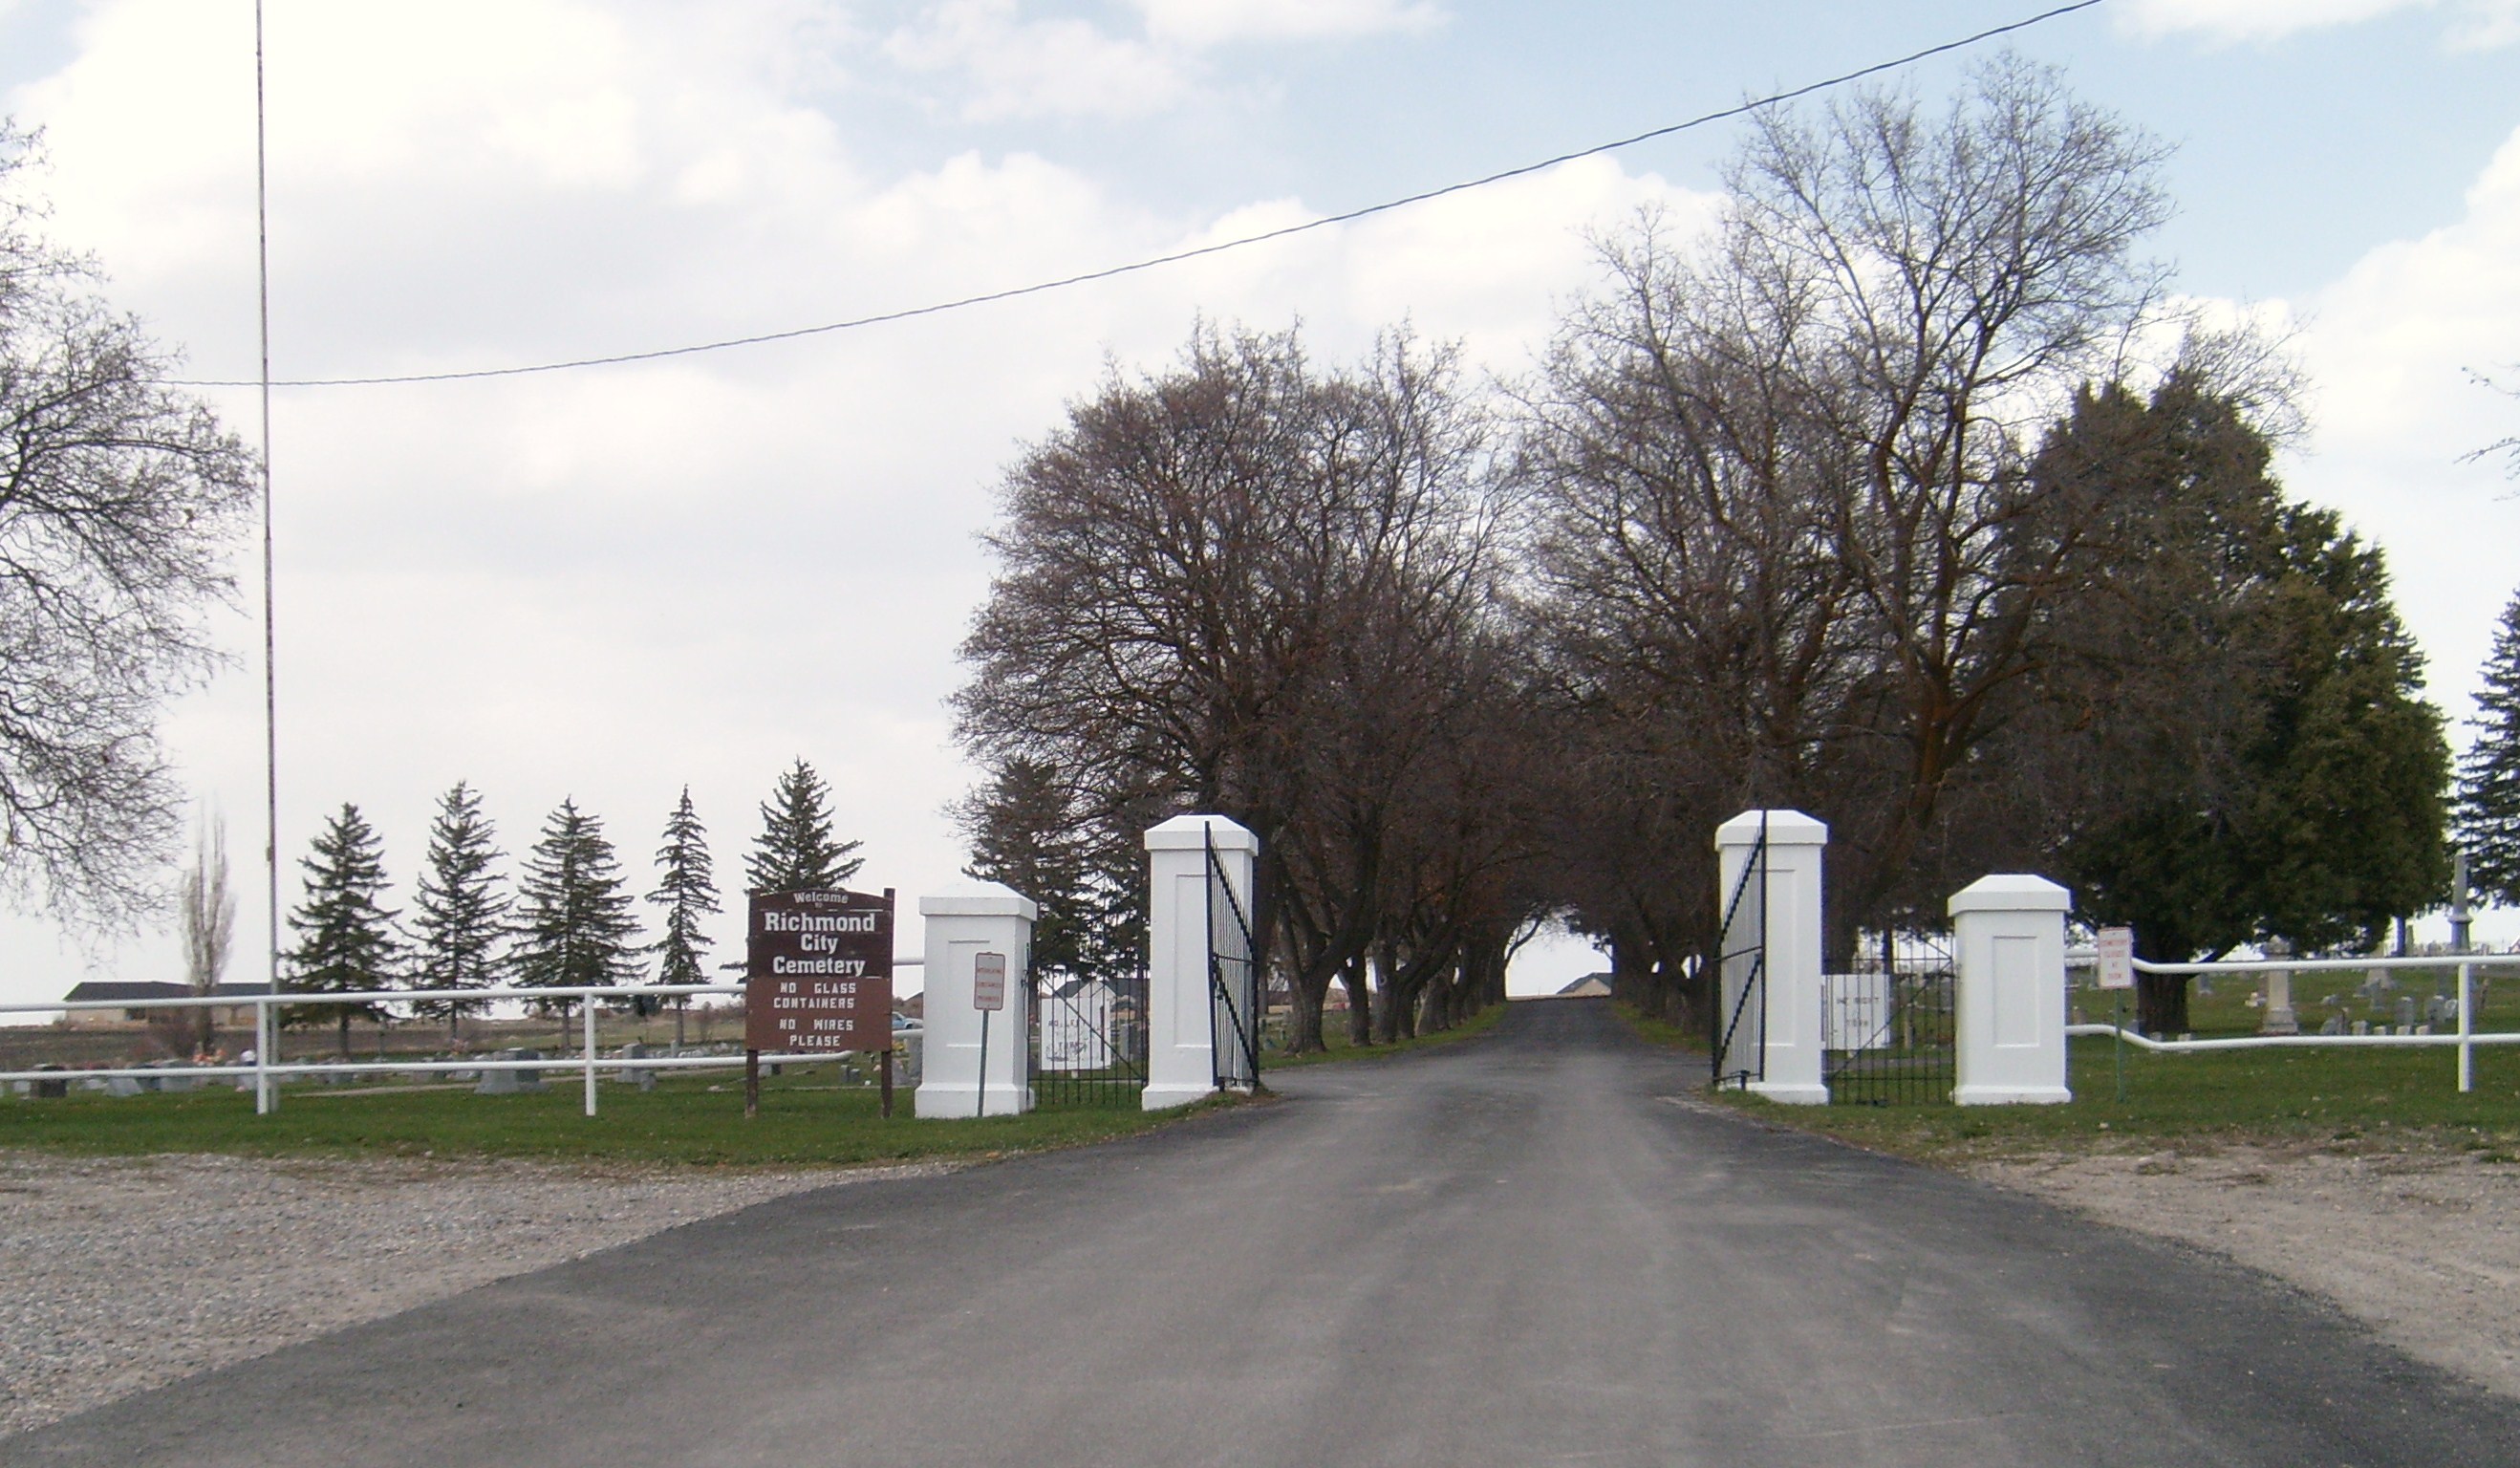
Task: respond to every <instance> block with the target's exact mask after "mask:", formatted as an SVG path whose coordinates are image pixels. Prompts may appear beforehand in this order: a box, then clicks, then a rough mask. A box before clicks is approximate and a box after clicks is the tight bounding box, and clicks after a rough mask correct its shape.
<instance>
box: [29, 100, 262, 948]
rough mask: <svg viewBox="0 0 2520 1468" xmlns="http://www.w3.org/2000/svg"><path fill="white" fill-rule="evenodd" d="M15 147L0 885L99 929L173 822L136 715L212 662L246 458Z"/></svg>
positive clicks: (157, 856)
mask: <svg viewBox="0 0 2520 1468" xmlns="http://www.w3.org/2000/svg"><path fill="white" fill-rule="evenodd" d="M33 147H34V140H33V139H32V138H31V137H29V136H28V135H27V134H25V133H22V132H20V131H17V130H16V129H15V128H14V127H11V126H9V125H8V124H6V123H0V889H5V890H6V891H7V892H8V893H9V894H10V895H13V896H16V897H20V898H31V899H33V900H35V901H36V902H37V903H39V905H42V906H44V907H47V908H49V909H50V910H52V911H54V912H55V913H58V914H61V915H65V916H71V915H76V916H83V917H85V918H88V919H91V920H96V921H102V922H105V923H108V924H117V923H123V922H128V921H129V920H131V919H132V918H133V917H135V916H136V915H137V914H138V913H140V912H141V911H143V910H145V909H146V908H148V907H150V906H152V905H153V904H154V903H155V902H156V901H157V900H158V897H159V895H160V889H158V886H157V882H156V876H157V873H158V871H159V869H160V867H161V864H162V863H163V861H164V859H165V857H166V855H167V852H168V849H169V847H170V846H172V844H173V842H174V840H175V837H176V833H177V831H178V830H179V829H180V825H181V814H180V811H181V807H182V796H181V793H180V791H179V790H178V789H177V787H176V784H175V782H174V780H173V779H172V778H171V777H170V776H169V774H168V773H167V770H166V768H165V765H164V762H163V760H162V759H161V757H159V754H158V742H157V737H156V733H155V726H156V723H157V719H158V713H159V711H160V710H161V708H162V707H163V705H164V703H165V701H166V700H167V699H168V698H170V697H172V696H173V695H175V694H177V693H179V692H182V691H184V690H185V689H187V688H190V687H192V686H194V685H195V684H196V683H197V682H198V681H199V680H200V678H201V677H202V676H203V674H204V673H205V672H206V671H207V670H208V669H209V667H210V666H211V665H213V663H214V662H215V661H216V653H215V651H214V650H213V648H212V646H211V643H210V640H209V636H208V632H207V630H206V628H205V627H204V626H203V623H202V613H203V609H204V608H206V607H209V606H212V605H215V604H217V603H218V602H219V601H220V600H222V599H223V598H225V597H226V596H228V595H229V593H230V590H231V584H230V579H229V576H228V573H227V569H226V566H225V564H224V553H225V548H226V546H227V544H228V542H229V540H230V537H231V536H232V534H233V533H234V532H235V531H236V530H237V529H238V528H240V527H241V525H242V523H243V517H244V515H245V514H246V512H247V511H248V508H249V507H250V505H251V503H252V497H253V477H252V460H251V457H250V455H248V453H247V451H246V450H245V448H244V447H243V445H241V444H240V443H239V442H238V441H237V439H236V438H235V437H234V436H231V435H229V434H227V433H225V432H224V431H222V430H221V428H220V427H219V424H218V421H217V420H216V419H215V418H214V417H213V416H212V415H211V413H210V410H209V409H208V408H207V407H206V406H205V405H203V403H201V402H200V401H198V400H196V399H194V398H191V397H188V396H186V395H184V394H183V393H181V392H178V391H176V390H171V389H168V388H166V387H164V386H162V385H161V380H162V379H163V378H164V377H165V376H166V375H167V374H166V368H167V367H168V365H169V361H168V358H167V356H166V354H165V353H163V352H161V351H160V350H159V349H158V347H156V346H155V345H154V344H152V343H151V342H150V341H149V339H148V338H147V336H146V335H145V334H144V333H143V331H142V329H141V326H140V324H139V323H138V322H137V321H135V320H134V319H132V318H130V317H128V316H123V315H118V314H116V313H115V312H113V311H112V309H111V308H110V307H109V306H108V305H107V304H106V303H105V301H104V300H103V299H102V298H101V297H100V295H99V294H98V291H99V282H98V279H97V275H96V271H95V268H94V266H93V265H91V264H90V263H89V262H88V261H86V260H84V259H81V258H79V257H77V256H74V255H70V254H67V253H65V252H62V251H61V250H59V249H57V248H56V247H54V246H52V245H50V244H48V243H47V242H46V241H45V240H43V238H42V237H41V236H40V235H39V234H38V233H37V232H36V229H35V224H36V222H37V217H38V210H37V208H36V206H34V205H32V204H31V203H29V202H28V201H27V200H26V198H25V196H24V193H23V185H24V177H25V173H26V170H27V168H28V166H29V160H30V156H31V153H32V150H33Z"/></svg>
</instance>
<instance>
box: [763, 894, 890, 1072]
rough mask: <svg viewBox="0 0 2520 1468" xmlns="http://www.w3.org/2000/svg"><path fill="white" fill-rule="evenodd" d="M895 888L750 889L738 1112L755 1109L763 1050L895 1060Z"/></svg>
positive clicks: (886, 1060)
mask: <svg viewBox="0 0 2520 1468" xmlns="http://www.w3.org/2000/svg"><path fill="white" fill-rule="evenodd" d="M892 909H893V898H892V889H891V888H888V887H887V888H885V889H884V890H883V893H882V895H879V896H878V895H873V894H869V893H857V892H773V893H761V894H759V895H755V896H754V897H753V899H752V911H751V921H750V924H749V926H748V927H747V929H746V933H745V941H744V984H743V1114H744V1115H745V1116H747V1117H751V1116H757V1115H759V1114H760V1110H761V1052H762V1051H764V1050H768V1051H772V1052H774V1053H785V1054H796V1053H799V1052H803V1053H809V1054H811V1053H825V1054H834V1055H836V1054H838V1053H840V1052H842V1051H848V1050H854V1051H856V1052H858V1053H860V1054H866V1053H869V1052H880V1053H881V1054H882V1056H883V1059H884V1071H885V1075H886V1077H887V1078H889V1076H890V1074H891V1062H892Z"/></svg>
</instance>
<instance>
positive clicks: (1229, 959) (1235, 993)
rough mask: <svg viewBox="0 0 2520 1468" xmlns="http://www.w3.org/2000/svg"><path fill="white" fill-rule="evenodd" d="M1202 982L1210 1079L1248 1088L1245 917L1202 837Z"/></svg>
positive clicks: (1252, 978)
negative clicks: (1207, 1008) (1207, 1007)
mask: <svg viewBox="0 0 2520 1468" xmlns="http://www.w3.org/2000/svg"><path fill="white" fill-rule="evenodd" d="M1206 845H1207V983H1208V997H1209V1000H1210V1002H1211V1005H1212V1008H1211V1012H1210V1017H1209V1024H1210V1026H1211V1027H1212V1028H1211V1030H1210V1034H1209V1037H1210V1039H1211V1041H1212V1049H1213V1052H1214V1054H1215V1056H1216V1083H1217V1084H1218V1085H1220V1086H1228V1087H1232V1088H1235V1089H1238V1090H1250V1089H1252V1088H1253V1087H1255V1086H1257V1085H1258V1084H1259V1083H1260V1017H1261V1016H1260V976H1259V973H1258V971H1257V969H1258V966H1257V965H1256V964H1254V963H1253V962H1252V954H1253V952H1254V951H1255V948H1254V945H1253V943H1252V941H1251V918H1250V915H1249V914H1248V913H1246V912H1244V911H1243V910H1242V899H1241V897H1240V896H1238V895H1237V894H1236V893H1235V891H1234V884H1233V883H1232V882H1231V881H1229V880H1227V878H1226V875H1225V864H1224V863H1223V862H1222V861H1220V860H1218V859H1217V854H1216V841H1215V838H1214V837H1213V836H1212V835H1211V836H1210V837H1208V839H1207V843H1206Z"/></svg>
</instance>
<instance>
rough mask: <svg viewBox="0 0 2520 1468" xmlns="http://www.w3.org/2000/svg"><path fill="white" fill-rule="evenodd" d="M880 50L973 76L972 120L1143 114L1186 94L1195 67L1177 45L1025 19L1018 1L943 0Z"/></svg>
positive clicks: (903, 62) (968, 111)
mask: <svg viewBox="0 0 2520 1468" xmlns="http://www.w3.org/2000/svg"><path fill="white" fill-rule="evenodd" d="M883 50H884V55H885V56H886V57H887V58H889V59H890V60H892V61H893V62H894V63H896V64H897V65H899V66H901V67H903V68H905V69H910V70H913V71H922V72H939V71H953V72H960V73H962V74H963V75H965V76H966V77H967V79H968V82H969V86H970V93H969V96H968V97H967V99H966V100H965V102H964V104H963V109H962V110H963V115H965V116H966V117H967V118H969V119H971V120H973V121H990V120H995V119H997V118H1001V117H1022V116H1043V115H1049V116H1101V117H1133V116H1141V115H1146V114H1148V113H1154V112H1160V111H1162V110H1163V109H1165V108H1167V107H1170V106H1171V105H1173V104H1174V103H1175V102H1177V101H1179V100H1180V99H1181V98H1182V97H1183V96H1185V95H1186V94H1187V93H1188V92H1189V90H1190V87H1191V81H1192V70H1193V68H1192V64H1191V61H1190V59H1189V58H1188V57H1185V56H1183V55H1181V54H1180V53H1179V52H1178V51H1176V50H1174V49H1173V48H1170V47H1163V46H1155V45H1150V44H1148V43H1147V42H1143V41H1134V40H1128V39H1125V38H1118V37H1112V36H1107V35H1104V34H1103V33H1102V31H1101V30H1099V29H1097V28H1096V27H1095V26H1094V25H1093V24H1092V23H1089V22H1085V21H1080V20H1075V19H1070V18H1062V19H1055V20H1037V21H1027V20H1024V19H1023V18H1022V17H1021V16H1020V15H1019V14H1018V13H1017V9H1016V0H946V3H944V4H942V5H938V6H936V7H934V8H933V9H932V10H930V11H929V12H928V13H927V14H926V15H925V16H924V17H922V19H921V20H920V22H919V23H917V24H914V25H910V26H905V27H903V28H902V29H900V30H897V31H895V32H893V34H892V35H891V36H890V37H889V38H887V39H886V40H885V41H884V45H883Z"/></svg>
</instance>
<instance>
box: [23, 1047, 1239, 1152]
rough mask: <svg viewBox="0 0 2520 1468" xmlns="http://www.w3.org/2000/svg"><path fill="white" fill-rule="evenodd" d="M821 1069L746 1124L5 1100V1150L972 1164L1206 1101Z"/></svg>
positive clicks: (316, 1096)
mask: <svg viewBox="0 0 2520 1468" xmlns="http://www.w3.org/2000/svg"><path fill="white" fill-rule="evenodd" d="M822 1069H823V1068H820V1067H818V1068H815V1069H812V1070H802V1071H796V1070H791V1071H790V1072H789V1073H788V1074H787V1075H785V1076H779V1077H769V1076H765V1077H763V1078H762V1084H761V1115H760V1116H758V1117H756V1118H754V1119H752V1120H750V1121H746V1120H745V1119H744V1116H743V1096H742V1081H741V1080H730V1079H727V1078H709V1079H701V1078H671V1079H663V1080H660V1081H659V1082H658V1083H657V1086H656V1088H655V1089H654V1090H652V1091H645V1092H643V1091H641V1090H639V1089H638V1088H637V1087H635V1086H630V1085H623V1084H618V1083H615V1082H609V1081H607V1082H605V1083H604V1088H603V1093H602V1098H601V1103H600V1105H601V1112H602V1114H601V1115H599V1116H595V1117H588V1116H585V1115H582V1114H581V1113H582V1110H583V1106H584V1100H583V1095H582V1092H581V1090H580V1088H579V1085H578V1082H577V1078H576V1076H575V1075H574V1074H573V1073H562V1074H561V1075H559V1076H557V1077H553V1076H551V1075H550V1073H546V1074H547V1080H548V1081H549V1083H548V1084H547V1088H546V1089H544V1090H542V1091H540V1092H531V1093H527V1094H523V1095H515V1096H476V1095H474V1094H473V1093H472V1087H471V1086H469V1085H449V1086H430V1087H427V1088H426V1089H418V1090H411V1089H401V1088H394V1089H384V1088H373V1089H364V1090H363V1089H362V1088H359V1087H347V1086H344V1087H326V1086H293V1087H291V1088H289V1090H288V1092H287V1094H286V1096H285V1098H284V1099H283V1101H282V1103H281V1107H280V1110H279V1112H278V1114H277V1115H274V1116H270V1117H257V1116H255V1115H254V1112H253V1096H252V1094H251V1093H250V1092H244V1091H234V1090H227V1089H218V1090H203V1091H195V1092H190V1093H181V1094H156V1093H149V1094H143V1095H138V1096H124V1097H116V1096H107V1095H103V1094H100V1093H96V1092H89V1091H73V1092H72V1093H71V1094H70V1095H69V1096H68V1097H67V1098H63V1099H48V1100H40V1101H38V1100H31V1099H16V1100H8V1101H0V1147H29V1148H40V1149H44V1150H48V1151H54V1152H72V1153H85V1154H91V1155H103V1154H117V1155H126V1156H128V1155H140V1154H149V1153H161V1152H225V1153H236V1154H242V1155H247V1156H281V1155H293V1156H406V1157H421V1156H432V1157H518V1158H539V1159H545V1160H554V1161H586V1162H604V1163H672V1164H705V1165H715V1166H744V1167H763V1166H844V1165H851V1164H864V1163H883V1162H897V1161H905V1160H911V1159H919V1158H946V1159H951V1158H973V1157H990V1156H999V1155H1003V1154H1006V1153H1010V1152H1023V1151H1033V1150H1037V1149H1041V1148H1046V1147H1064V1146H1073V1145H1076V1144H1078V1143H1083V1142H1097V1141H1102V1140H1104V1139H1105V1138H1109V1137H1116V1136H1126V1135H1129V1134H1132V1133H1135V1132H1140V1131H1146V1130H1148V1129H1150V1128H1152V1127H1155V1126H1160V1125H1163V1124H1165V1123H1167V1122H1170V1121H1174V1120H1177V1119H1178V1118H1180V1117H1181V1116H1182V1115H1184V1114H1185V1113H1186V1112H1196V1111H1204V1110H1212V1109H1214V1108H1215V1107H1218V1106H1224V1105H1232V1104H1236V1103H1234V1102H1232V1101H1215V1102H1209V1103H1205V1104H1203V1105H1202V1106H1198V1107H1191V1108H1186V1109H1185V1110H1184V1111H1176V1112H1164V1113H1156V1114H1153V1115H1148V1114H1147V1113H1144V1112H1141V1111H1139V1110H1138V1108H1137V1098H1136V1097H1135V1096H1129V1097H1127V1098H1126V1104H1125V1105H1121V1104H1117V1103H1116V1102H1115V1103H1113V1104H1106V1105H1071V1106H1061V1107H1056V1108H1051V1109H1045V1110H1040V1111H1035V1112H1033V1113H1031V1114H1029V1115H1027V1116H1021V1117H991V1118H988V1119H985V1120H981V1121H959V1122H939V1121H928V1122H922V1121H917V1120H915V1119H913V1118H912V1117H911V1115H910V1111H911V1096H910V1090H909V1088H908V1087H906V1086H905V1087H903V1088H902V1089H901V1090H900V1091H898V1092H897V1093H896V1095H895V1105H894V1112H893V1115H892V1117H891V1118H890V1119H889V1120H886V1119H885V1118H883V1117H880V1116H878V1115H877V1099H876V1094H875V1092H874V1091H873V1090H871V1089H869V1088H866V1087H863V1086H845V1087H843V1086H836V1085H833V1084H832V1082H831V1080H830V1079H829V1078H828V1077H825V1076H820V1075H818V1074H817V1073H818V1072H819V1071H821V1070H822Z"/></svg>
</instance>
